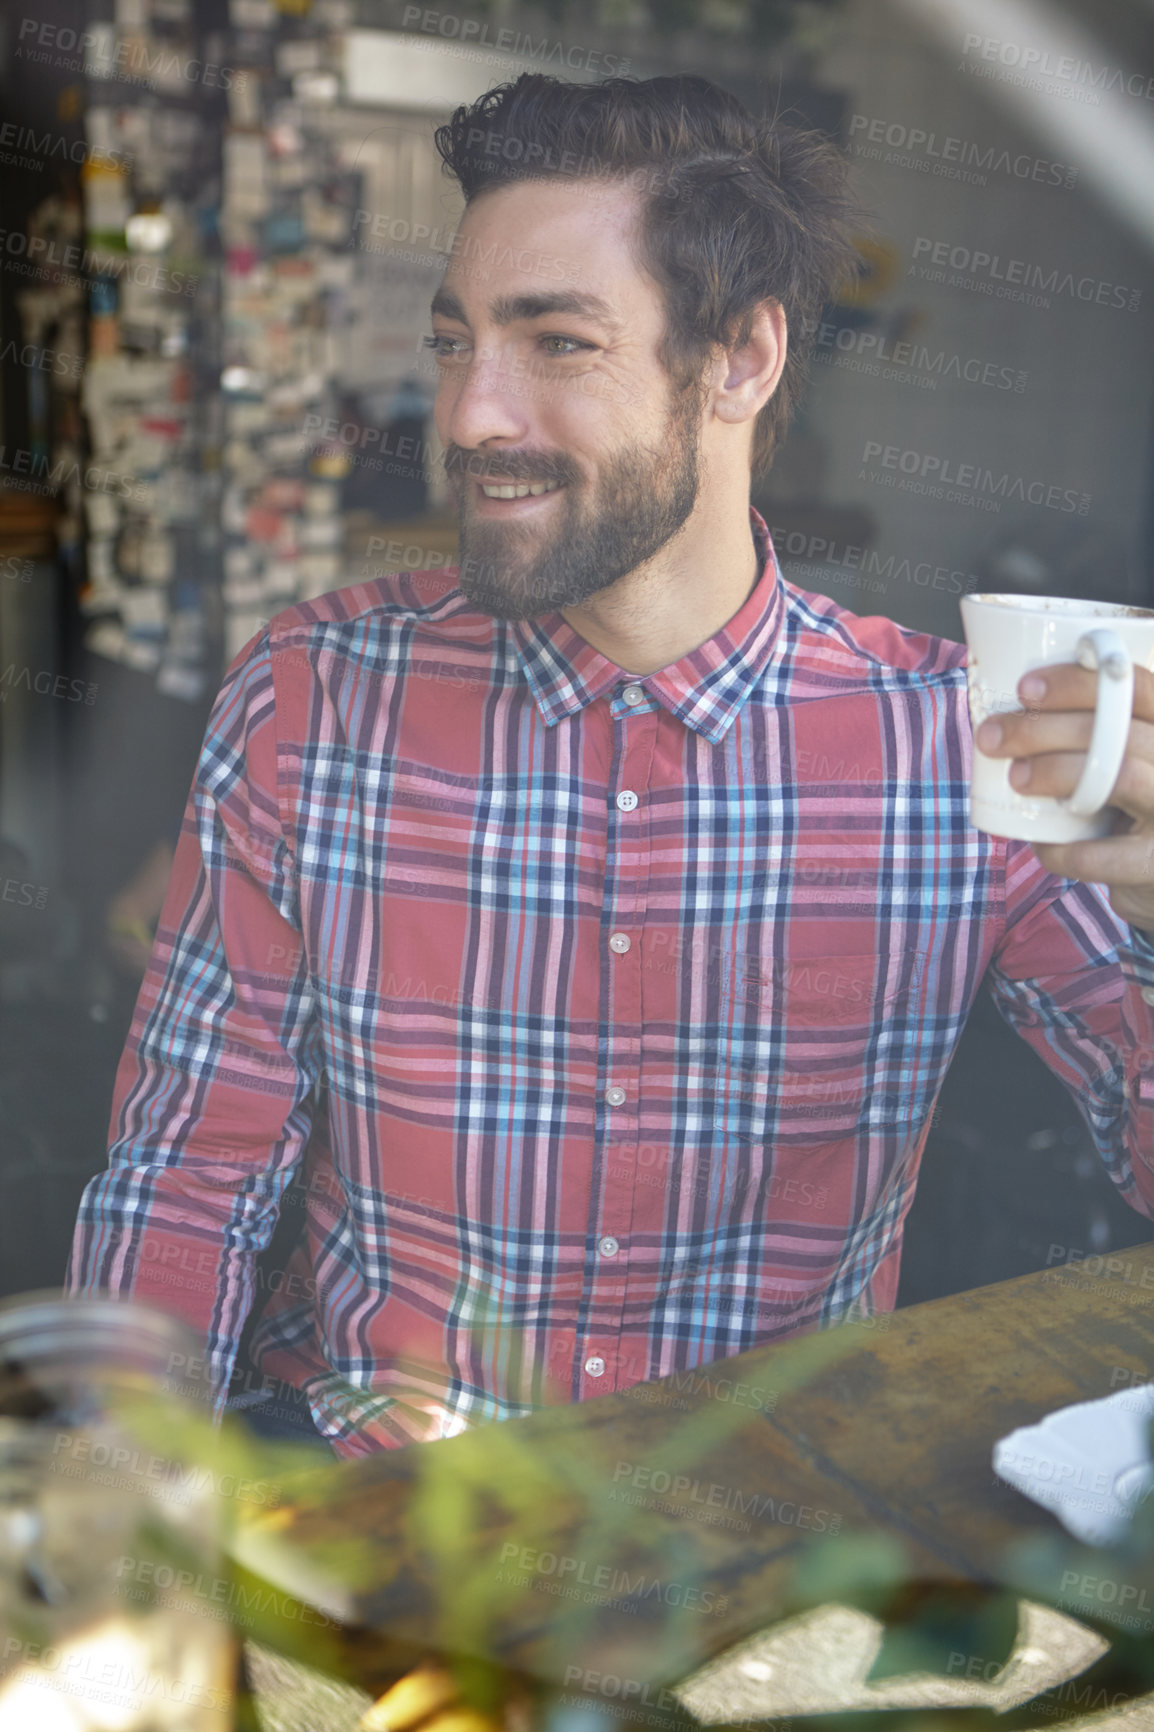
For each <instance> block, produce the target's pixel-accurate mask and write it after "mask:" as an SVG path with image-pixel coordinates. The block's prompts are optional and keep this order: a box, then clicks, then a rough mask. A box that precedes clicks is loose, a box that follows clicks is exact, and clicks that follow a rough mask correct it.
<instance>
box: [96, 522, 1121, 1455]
mask: <svg viewBox="0 0 1154 1732" xmlns="http://www.w3.org/2000/svg"><path fill="white" fill-rule="evenodd" d="M754 530H755V534H756V536H757V538H758V545H759V550H760V554H761V557H762V558H763V560H764V566H763V571H762V575H761V577H760V580H759V582H758V584H757V586H756V587H755V589H754V591H753V593H752V594H751V595H750V596H749V598H748V600H747V601H746V602H745V604H744V606H743V607H742V608H741V609H740V610H739V612H738V613H737V614H736V615H735V616H734V618H733V619H731V620H730V621H729V623H728V624H727V625H726V626H724V627H723V628H722V629H721V630H720V631H719V632H717V633H716V635H715V636H714V637H713V638H711V639H710V640H709V642H708V643H705V644H703V645H701V647H700V648H698V649H695V650H693V651H691V652H690V653H689V654H688V655H686V656H683V657H682V659H681V660H680V661H678V662H676V663H674V664H672V665H671V666H669V667H666V668H663V669H662V670H661V671H660V672H659V673H655V674H649V675H645V676H644V677H635V676H629V675H627V674H624V673H622V671H621V669H620V668H618V667H616V666H614V664H613V663H611V662H610V661H608V660H607V659H606V658H605V657H604V656H603V655H601V654H600V653H599V652H598V651H597V650H596V649H594V648H593V647H592V646H591V645H590V644H588V643H586V642H585V641H584V639H582V638H581V637H580V636H579V635H578V634H577V633H576V632H575V631H573V630H572V629H571V628H570V627H569V626H568V625H567V624H566V623H565V621H564V620H563V619H562V618H561V617H560V616H559V615H552V616H550V617H549V618H546V619H541V620H538V621H536V622H533V623H530V624H516V625H508V624H505V623H502V622H498V621H495V620H493V619H491V618H490V617H488V616H487V615H482V614H480V613H478V612H476V611H475V610H474V609H472V608H471V607H470V606H469V604H468V603H467V602H466V601H465V599H464V598H463V597H462V595H461V592H460V590H459V589H457V588H456V587H455V586H454V582H453V574H452V573H451V572H450V573H440V574H436V575H431V574H428V573H426V574H412V573H408V574H404V575H401V576H396V577H385V578H382V579H379V580H377V581H375V582H366V583H363V584H358V585H354V586H353V587H351V588H348V589H343V590H341V591H339V592H338V593H336V594H331V595H324V596H321V597H320V598H319V599H317V600H315V601H311V602H307V603H304V604H302V605H300V606H297V607H294V608H292V609H290V610H289V611H287V612H285V613H282V614H280V615H279V616H278V617H277V618H276V619H275V620H274V621H273V622H272V624H271V625H270V626H269V627H268V629H267V630H265V631H264V632H262V633H261V634H260V636H258V637H257V638H255V639H254V640H253V642H252V643H251V644H250V645H249V646H248V647H247V648H246V649H245V650H244V651H243V652H242V653H241V655H240V656H239V657H238V658H237V660H236V661H235V662H234V663H233V665H232V667H231V668H230V670H229V672H228V675H227V677H226V679H225V683H224V686H223V689H222V691H221V694H220V697H219V699H218V701H217V704H216V707H215V710H214V712H213V716H212V719H211V721H210V724H209V728H208V733H207V736H206V740H205V745H204V749H203V753H202V756H201V760H200V764H199V768H198V770H197V774H196V778H195V782H194V785H193V790H192V793H191V796H190V801H189V806H188V810H187V814H186V818H185V824H184V830H183V835H182V837H181V841H180V845H179V848H178V851H177V857H176V863H175V866H174V868H173V872H172V880H171V884H170V887H169V893H168V898H167V902H166V905H165V910H164V913H163V916H162V919H161V925H160V930H159V933H158V936H157V941H156V946H155V950H154V953H153V957H152V962H151V966H150V968H149V971H148V974H147V976H146V978H145V981H144V984H143V986H142V989H141V993H140V999H139V1002H138V1005H137V1010H136V1015H135V1018H134V1022H133V1028H132V1033H131V1036H130V1039H129V1043H128V1046H127V1048H126V1051H125V1054H124V1058H123V1060H122V1062H121V1066H120V1070H119V1073H118V1079H117V1088H116V1100H115V1104H114V1108H113V1130H114V1141H113V1143H112V1147H111V1152H110V1166H109V1169H108V1170H107V1172H105V1173H103V1174H101V1175H99V1176H98V1177H97V1178H95V1179H93V1180H92V1182H91V1183H90V1185H89V1186H88V1189H87V1191H86V1192H85V1196H84V1201H83V1204H82V1207H81V1214H80V1221H79V1225H78V1228H77V1237H76V1243H75V1248H74V1254H73V1265H72V1271H71V1281H72V1284H73V1286H75V1287H90V1288H111V1289H114V1290H117V1291H122V1292H132V1293H135V1294H136V1295H137V1296H138V1297H140V1298H142V1299H147V1300H151V1301H153V1302H155V1303H158V1304H160V1305H161V1306H162V1307H164V1308H166V1309H168V1310H172V1311H176V1312H178V1313H180V1314H182V1315H183V1316H185V1317H187V1318H188V1319H189V1320H190V1322H191V1323H192V1324H193V1325H194V1326H195V1327H196V1328H197V1329H198V1330H199V1331H200V1332H202V1334H203V1335H204V1336H205V1338H206V1340H207V1346H208V1353H209V1355H210V1359H211V1364H212V1367H213V1370H214V1373H215V1378H216V1382H217V1386H218V1389H219V1390H220V1391H221V1396H222V1399H223V1392H224V1390H225V1388H226V1386H227V1384H228V1381H229V1376H230V1371H231V1368H232V1365H233V1361H234V1356H235V1351H236V1343H237V1339H238V1337H239V1335H240V1333H241V1329H242V1327H243V1325H244V1323H245V1319H246V1317H247V1315H248V1313H249V1311H250V1308H251V1307H252V1305H253V1303H254V1300H255V1299H256V1298H258V1296H260V1295H259V1293H258V1289H259V1287H261V1286H263V1287H265V1288H271V1289H273V1291H272V1293H271V1297H268V1298H267V1302H266V1304H265V1315H264V1320H263V1322H262V1324H261V1326H260V1329H259V1330H258V1335H257V1347H256V1357H257V1359H258V1362H259V1364H260V1366H261V1368H262V1370H263V1371H264V1372H265V1373H266V1374H267V1375H270V1376H272V1377H275V1378H278V1379H281V1378H283V1379H284V1380H286V1382H287V1383H289V1384H291V1385H293V1386H295V1387H296V1388H298V1389H302V1390H304V1391H306V1392H307V1396H308V1399H309V1403H310V1406H311V1409H312V1412H313V1414H314V1417H315V1419H316V1422H317V1424H318V1427H319V1428H320V1430H321V1431H322V1432H324V1433H325V1434H326V1435H327V1436H329V1437H330V1439H331V1440H332V1441H333V1442H334V1444H335V1446H336V1448H337V1449H338V1451H339V1452H340V1453H343V1454H348V1455H353V1454H360V1453H365V1452H367V1451H369V1450H372V1449H375V1448H379V1447H381V1446H390V1445H396V1444H403V1443H408V1442H412V1441H414V1440H423V1439H429V1438H435V1437H441V1436H446V1435H450V1434H452V1433H455V1432H458V1431H460V1430H463V1429H464V1428H465V1427H466V1426H468V1425H470V1424H474V1423H477V1422H481V1421H486V1420H494V1419H502V1418H506V1417H510V1416H513V1415H517V1414H522V1413H526V1412H528V1411H530V1410H531V1409H532V1408H533V1407H534V1406H536V1405H539V1404H541V1403H551V1402H558V1403H559V1402H566V1401H575V1400H581V1399H583V1398H586V1397H589V1396H595V1395H602V1394H606V1393H608V1392H609V1391H610V1390H615V1389H623V1388H626V1387H628V1386H630V1385H631V1384H635V1383H638V1382H641V1381H644V1380H646V1379H650V1378H654V1377H658V1376H662V1375H665V1374H667V1373H670V1372H673V1371H676V1370H688V1369H690V1368H693V1367H696V1366H700V1365H702V1364H704V1363H706V1362H708V1361H711V1360H717V1359H722V1358H726V1357H728V1356H729V1355H732V1354H735V1353H739V1352H741V1351H742V1350H744V1349H745V1348H748V1347H750V1346H752V1345H753V1344H754V1343H756V1342H764V1341H767V1340H770V1339H773V1338H777V1337H781V1336H786V1335H791V1334H794V1333H796V1332H797V1331H799V1330H804V1329H810V1328H813V1327H815V1326H818V1325H821V1324H828V1323H830V1322H833V1321H835V1320H836V1319H839V1318H842V1317H845V1316H847V1315H867V1316H868V1315H871V1314H874V1313H876V1312H881V1311H885V1310H888V1309H890V1308H891V1307H892V1305H893V1301H894V1296H895V1290H896V1286H897V1279H898V1261H899V1254H900V1245H901V1233H902V1223H903V1220H904V1217H905V1214H906V1211H907V1209H908V1207H909V1204H910V1202H911V1199H912V1196H913V1190H914V1183H915V1178H916V1175H917V1170H918V1163H919V1160H920V1157H921V1153H922V1148H923V1145H924V1142H925V1138H926V1134H927V1130H928V1127H929V1123H930V1119H931V1116H932V1112H933V1107H934V1102H935V1100H936V1097H937V1094H938V1090H939V1088H940V1086H941V1083H942V1079H943V1077H944V1075H945V1072H946V1069H947V1066H948V1065H949V1062H950V1059H951V1056H952V1054H953V1052H954V1048H955V1046H956V1044H957V1041H958V1037H959V1035H960V1033H961V1031H962V1027H963V1024H964V1023H965V1020H966V1015H967V1013H968V1011H969V1009H970V1006H971V1004H972V1003H973V1000H974V997H975V994H976V993H977V992H978V990H979V988H980V987H981V985H982V984H983V982H985V983H986V985H988V987H989V988H990V989H991V991H992V992H993V994H994V997H995V999H996V1001H997V1003H998V1006H999V1008H1000V1010H1001V1011H1002V1013H1003V1015H1004V1016H1005V1017H1006V1019H1007V1021H1008V1022H1009V1023H1010V1024H1011V1025H1012V1026H1013V1027H1014V1028H1015V1029H1017V1030H1018V1032H1019V1033H1020V1034H1021V1035H1022V1036H1023V1037H1024V1038H1025V1039H1026V1040H1027V1041H1028V1042H1029V1043H1030V1045H1031V1046H1032V1047H1034V1049H1035V1050H1036V1051H1037V1052H1038V1053H1040V1054H1041V1056H1042V1057H1043V1058H1044V1060H1045V1061H1046V1063H1047V1064H1048V1065H1049V1066H1050V1068H1051V1069H1052V1070H1053V1071H1054V1072H1056V1074H1057V1075H1058V1076H1059V1077H1060V1078H1061V1079H1062V1081H1063V1082H1064V1083H1066V1084H1067V1086H1068V1087H1069V1088H1070V1090H1071V1092H1072V1093H1073V1095H1074V1097H1075V1099H1076V1101H1077V1103H1078V1106H1079V1107H1080V1109H1081V1111H1082V1113H1083V1115H1084V1117H1085V1119H1086V1122H1087V1125H1088V1126H1089V1129H1090V1131H1091V1132H1092V1134H1093V1137H1094V1139H1095V1142H1096V1144H1097V1146H1098V1148H1099V1149H1100V1151H1101V1154H1102V1158H1103V1160H1104V1161H1105V1163H1106V1165H1107V1167H1108V1169H1109V1172H1110V1175H1111V1177H1112V1178H1113V1179H1114V1181H1115V1182H1116V1183H1117V1184H1118V1186H1119V1188H1120V1189H1121V1191H1122V1193H1123V1195H1124V1196H1125V1197H1126V1198H1127V1199H1128V1200H1129V1201H1130V1202H1131V1203H1133V1204H1134V1205H1135V1206H1136V1207H1138V1208H1140V1209H1142V1210H1143V1212H1145V1213H1147V1214H1150V1213H1154V1154H1152V1151H1154V1134H1152V1133H1154V1050H1152V1048H1154V1030H1152V1028H1151V1016H1152V1012H1151V1010H1150V1008H1149V1005H1150V1003H1151V1002H1154V946H1152V945H1150V944H1148V943H1146V942H1145V941H1144V940H1143V939H1142V938H1140V937H1139V936H1138V935H1136V934H1131V933H1130V931H1129V929H1128V928H1127V927H1126V926H1125V924H1124V923H1122V922H1120V921H1119V920H1118V918H1117V917H1116V916H1115V915H1114V914H1113V913H1112V912H1111V910H1110V907H1109V905H1108V903H1107V901H1106V899H1105V896H1104V894H1103V893H1102V891H1101V890H1100V889H1099V888H1097V887H1093V886H1087V885H1083V884H1078V883H1074V882H1070V881H1067V880H1063V879H1058V878H1055V877H1053V876H1052V875H1051V874H1049V873H1047V872H1046V871H1044V870H1043V868H1042V867H1041V865H1040V864H1039V862H1038V860H1037V858H1036V856H1035V855H1034V853H1033V851H1032V850H1031V849H1030V848H1029V847H1028V846H1026V845H1025V844H1023V843H1017V842H1006V841H1003V840H999V839H998V838H995V837H992V836H987V835H984V834H982V833H980V832H978V831H977V830H975V829H973V828H972V827H971V826H970V824H969V822H968V818H967V769H968V763H969V755H970V749H971V746H970V725H969V716H968V712H967V701H966V672H965V651H964V649H963V648H961V647H960V646H959V645H957V644H954V643H950V642H947V641H945V640H943V639H939V638H933V637H928V636H924V635H921V634H918V633H913V632H909V631H906V630H903V629H902V628H901V627H899V626H897V625H895V624H893V623H892V622H891V621H890V620H888V619H883V618H869V619H863V618H858V617H857V616H855V615H854V614H851V613H848V612H847V611H846V610H845V609H844V608H842V607H840V606H838V605H837V604H836V603H835V602H833V601H831V600H828V599H827V598H826V597H824V596H820V595H812V594H807V593H805V592H803V591H800V590H798V589H796V588H794V587H793V586H792V585H790V584H787V583H785V582H784V581H783V579H782V577H781V575H780V573H779V570H778V567H777V564H776V560H775V558H774V556H773V552H772V548H771V546H770V543H769V538H768V533H767V531H766V529H765V525H764V523H763V522H762V521H761V519H760V518H759V517H757V516H756V513H755V514H754ZM298 1174H299V1177H300V1180H301V1185H300V1187H299V1194H300V1195H301V1196H302V1197H303V1209H304V1221H303V1223H302V1226H303V1228H304V1231H303V1232H302V1234H301V1244H300V1247H299V1249H298V1250H297V1252H296V1253H295V1254H294V1256H293V1257H292V1258H291V1259H290V1260H289V1263H288V1264H287V1266H286V1268H285V1269H284V1270H281V1271H275V1272H274V1274H273V1276H272V1277H270V1276H267V1275H265V1276H261V1275H260V1272H259V1270H258V1265H257V1257H256V1254H257V1252H259V1251H260V1250H261V1249H262V1247H264V1246H265V1245H266V1244H267V1242H268V1240H269V1236H270V1234H271V1232H272V1228H273V1225H274V1222H275V1220H276V1218H277V1214H278V1209H279V1206H280V1203H281V1199H282V1197H283V1196H284V1194H285V1191H286V1187H287V1186H288V1185H289V1181H290V1180H291V1179H292V1178H293V1177H294V1175H298ZM297 1194H298V1193H297V1192H293V1193H290V1195H297Z"/></svg>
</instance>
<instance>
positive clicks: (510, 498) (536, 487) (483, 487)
mask: <svg viewBox="0 0 1154 1732" xmlns="http://www.w3.org/2000/svg"><path fill="white" fill-rule="evenodd" d="M564 485H565V483H564V482H563V481H501V480H489V481H475V482H474V483H473V486H474V488H475V490H476V497H477V505H478V509H479V510H480V511H481V512H482V513H483V514H484V515H489V514H490V513H492V514H494V515H496V516H500V517H506V516H508V515H509V514H510V511H516V512H517V513H518V515H520V514H521V513H522V512H525V511H531V510H533V509H535V501H537V500H538V499H543V498H545V497H546V496H547V495H548V494H551V493H560V492H561V491H562V489H563V487H564Z"/></svg>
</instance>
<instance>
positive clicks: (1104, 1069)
mask: <svg viewBox="0 0 1154 1732" xmlns="http://www.w3.org/2000/svg"><path fill="white" fill-rule="evenodd" d="M1006 847H1007V856H1006V924H1005V930H1004V933H1003V937H1002V940H1001V942H1000V943H999V945H998V947H997V949H996V951H995V954H994V958H993V961H992V963H991V966H990V972H989V975H988V982H989V986H990V990H991V991H992V993H993V997H994V1002H995V1003H996V1004H997V1006H998V1009H999V1010H1000V1011H1001V1013H1002V1015H1003V1016H1004V1017H1005V1019H1006V1021H1007V1022H1008V1023H1009V1024H1010V1026H1011V1027H1012V1028H1014V1029H1016V1030H1017V1032H1018V1033H1019V1034H1020V1035H1021V1036H1022V1037H1023V1039H1024V1040H1026V1041H1028V1042H1029V1044H1030V1045H1031V1046H1032V1047H1033V1049H1034V1051H1035V1052H1036V1053H1037V1054H1038V1055H1039V1057H1040V1058H1042V1059H1043V1060H1044V1061H1045V1063H1046V1064H1047V1065H1048V1066H1049V1068H1050V1070H1052V1071H1053V1072H1054V1074H1055V1075H1056V1076H1058V1077H1060V1078H1061V1080H1062V1082H1063V1083H1065V1085H1066V1087H1067V1088H1068V1089H1069V1090H1070V1093H1071V1094H1072V1095H1073V1097H1074V1100H1075V1102H1076V1103H1077V1106H1078V1109H1079V1111H1080V1112H1081V1114H1082V1117H1083V1118H1084V1119H1085V1121H1086V1124H1087V1127H1088V1128H1089V1131H1090V1135H1091V1136H1092V1137H1093V1139H1094V1142H1095V1144H1096V1145H1097V1148H1098V1152H1099V1153H1100V1154H1101V1156H1102V1159H1103V1161H1104V1162H1105V1163H1106V1169H1107V1171H1108V1172H1109V1174H1110V1177H1111V1178H1112V1179H1113V1181H1114V1183H1115V1184H1116V1185H1117V1186H1118V1189H1119V1190H1120V1191H1121V1193H1122V1195H1123V1196H1124V1197H1125V1199H1126V1201H1127V1202H1128V1203H1129V1204H1130V1205H1131V1206H1132V1207H1133V1208H1135V1209H1137V1210H1139V1211H1140V1212H1141V1213H1142V1214H1144V1215H1154V1010H1152V1008H1151V1006H1152V1004H1154V940H1152V939H1150V938H1149V937H1148V936H1146V935H1144V934H1142V933H1140V932H1136V931H1134V930H1133V929H1132V928H1131V927H1129V926H1128V925H1127V924H1126V922H1125V921H1124V920H1122V919H1120V918H1119V916H1118V915H1117V914H1115V913H1114V911H1113V909H1112V908H1111V907H1110V903H1109V901H1108V899H1107V896H1106V892H1105V890H1104V888H1103V887H1102V886H1101V885H1100V884H1082V883H1079V882H1078V881H1077V880H1074V879H1068V878H1056V877H1055V876H1054V875H1053V873H1051V872H1047V871H1046V869H1045V867H1044V866H1043V865H1042V864H1041V862H1040V861H1039V859H1038V857H1037V855H1036V854H1035V853H1034V851H1033V849H1032V848H1031V847H1030V846H1029V845H1028V844H1027V843H1022V842H1010V843H1007V845H1006Z"/></svg>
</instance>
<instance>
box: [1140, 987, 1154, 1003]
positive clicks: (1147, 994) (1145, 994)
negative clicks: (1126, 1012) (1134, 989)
mask: <svg viewBox="0 0 1154 1732" xmlns="http://www.w3.org/2000/svg"><path fill="white" fill-rule="evenodd" d="M1142 1003H1143V1004H1154V986H1144V987H1143V988H1142Z"/></svg>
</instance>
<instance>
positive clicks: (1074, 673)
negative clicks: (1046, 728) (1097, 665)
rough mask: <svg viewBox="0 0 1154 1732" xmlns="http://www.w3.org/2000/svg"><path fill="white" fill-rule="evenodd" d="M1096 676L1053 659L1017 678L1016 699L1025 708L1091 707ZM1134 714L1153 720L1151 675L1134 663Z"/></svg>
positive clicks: (1153, 692)
mask: <svg viewBox="0 0 1154 1732" xmlns="http://www.w3.org/2000/svg"><path fill="white" fill-rule="evenodd" d="M1097 693H1098V675H1097V674H1096V673H1095V672H1093V671H1092V670H1091V669H1090V668H1083V667H1079V666H1078V664H1077V662H1055V663H1053V665H1052V666H1050V667H1046V668H1034V669H1033V670H1032V671H1031V672H1030V673H1028V674H1024V675H1023V676H1022V678H1021V679H1020V680H1019V681H1018V699H1019V702H1020V703H1021V705H1022V708H1023V709H1027V710H1092V709H1093V708H1094V705H1095V702H1096V701H1097ZM1134 714H1135V715H1136V716H1137V717H1138V718H1139V720H1140V721H1144V722H1154V674H1152V673H1151V672H1150V670H1149V668H1144V667H1140V666H1139V665H1138V663H1137V662H1135V664H1134Z"/></svg>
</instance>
